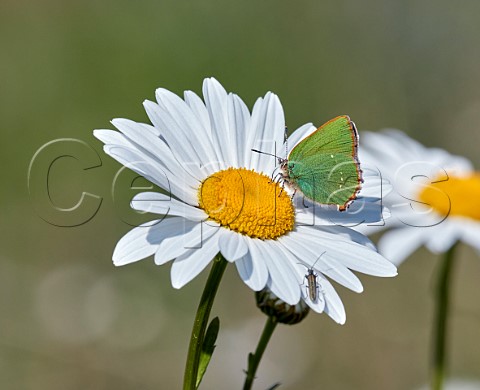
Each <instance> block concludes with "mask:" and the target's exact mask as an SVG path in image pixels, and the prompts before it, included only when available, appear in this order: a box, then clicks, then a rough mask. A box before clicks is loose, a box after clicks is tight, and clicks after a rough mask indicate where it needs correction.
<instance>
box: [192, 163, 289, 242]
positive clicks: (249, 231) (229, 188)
mask: <svg viewBox="0 0 480 390" xmlns="http://www.w3.org/2000/svg"><path fill="white" fill-rule="evenodd" d="M198 197H199V203H200V207H201V208H202V209H203V210H204V211H205V212H206V213H207V214H208V216H209V217H210V218H211V219H212V220H214V221H216V222H218V223H220V224H221V225H222V226H224V227H227V228H229V229H230V230H233V231H235V232H238V233H242V234H245V235H247V236H249V237H252V238H260V239H262V240H268V239H275V238H277V237H280V236H282V235H284V234H286V233H288V232H289V231H291V230H292V229H293V227H294V224H295V211H294V208H293V205H292V202H291V199H290V197H289V196H288V195H287V194H286V193H285V191H283V190H282V188H281V187H280V186H279V185H278V183H275V182H272V181H271V179H270V178H269V177H268V176H266V175H263V174H260V173H257V172H255V171H253V170H248V169H245V168H229V169H226V170H223V171H219V172H216V173H214V174H213V175H210V176H209V177H207V178H206V179H205V180H204V181H203V182H202V183H201V185H200V188H199V190H198Z"/></svg>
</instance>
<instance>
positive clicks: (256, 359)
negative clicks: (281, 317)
mask: <svg viewBox="0 0 480 390" xmlns="http://www.w3.org/2000/svg"><path fill="white" fill-rule="evenodd" d="M277 323H278V322H277V320H276V318H275V317H272V316H268V317H267V322H266V323H265V327H264V328H263V332H262V336H261V337H260V340H259V341H258V345H257V349H256V350H255V353H253V354H252V353H251V354H249V355H248V369H247V377H246V378H245V383H244V385H243V390H250V389H251V388H252V385H253V381H254V379H255V373H256V372H257V368H258V365H259V364H260V360H261V359H262V356H263V353H264V352H265V349H266V348H267V344H268V342H269V341H270V337H272V334H273V331H274V330H275V327H276V326H277Z"/></svg>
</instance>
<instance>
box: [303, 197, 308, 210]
mask: <svg viewBox="0 0 480 390" xmlns="http://www.w3.org/2000/svg"><path fill="white" fill-rule="evenodd" d="M302 203H303V207H305V208H306V209H308V208H309V207H310V206H307V205H306V204H305V197H303V199H302Z"/></svg>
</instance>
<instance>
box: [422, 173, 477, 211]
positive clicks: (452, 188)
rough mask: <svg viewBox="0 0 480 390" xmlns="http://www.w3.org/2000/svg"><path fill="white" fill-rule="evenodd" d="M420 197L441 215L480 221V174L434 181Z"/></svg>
mask: <svg viewBox="0 0 480 390" xmlns="http://www.w3.org/2000/svg"><path fill="white" fill-rule="evenodd" d="M419 197H420V201H422V202H424V203H426V204H427V205H429V206H431V207H433V208H434V209H435V210H436V211H437V212H438V213H440V214H441V215H445V216H447V215H455V216H462V217H468V218H472V219H476V220H480V203H479V202H480V173H477V172H476V173H474V174H472V175H470V176H465V177H449V178H448V179H447V180H445V179H438V181H435V180H434V182H433V183H432V184H430V185H429V186H427V187H425V189H423V191H422V192H421V193H420V196H419Z"/></svg>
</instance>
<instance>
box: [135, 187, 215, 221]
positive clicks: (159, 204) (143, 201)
mask: <svg viewBox="0 0 480 390" xmlns="http://www.w3.org/2000/svg"><path fill="white" fill-rule="evenodd" d="M130 205H131V206H132V208H133V209H135V210H138V211H145V212H147V213H154V214H163V215H170V216H172V215H176V216H179V217H183V218H186V219H189V220H191V221H205V220H206V219H207V218H208V215H207V214H205V211H203V210H202V209H199V208H197V207H193V206H190V205H189V204H186V203H184V202H179V201H178V200H175V199H173V198H172V197H171V196H168V195H165V194H161V193H159V192H141V193H139V194H137V195H135V196H134V197H133V199H132V201H131V202H130Z"/></svg>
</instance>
